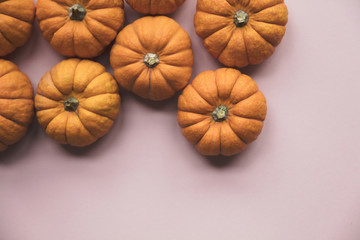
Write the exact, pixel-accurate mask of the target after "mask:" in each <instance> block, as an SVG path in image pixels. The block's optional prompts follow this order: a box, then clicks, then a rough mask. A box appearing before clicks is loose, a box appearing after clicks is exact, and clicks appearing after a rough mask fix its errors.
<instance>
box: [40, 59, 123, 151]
mask: <svg viewBox="0 0 360 240" xmlns="http://www.w3.org/2000/svg"><path fill="white" fill-rule="evenodd" d="M120 102H121V99H120V95H119V93H118V86H117V83H116V81H115V80H114V78H113V77H112V75H111V74H110V73H108V72H106V70H105V67H104V66H102V65H101V64H99V63H96V62H93V61H90V60H80V59H68V60H64V61H62V62H60V63H58V64H57V65H56V66H55V67H53V68H52V69H51V70H50V71H49V72H47V73H46V74H45V75H44V76H43V77H42V79H41V81H40V82H39V85H38V88H37V94H36V96H35V107H36V110H37V114H36V115H37V118H38V121H39V123H40V125H41V126H42V127H43V128H44V129H45V131H46V133H47V135H48V136H49V137H50V138H52V139H54V140H55V141H57V142H59V143H61V144H69V145H72V146H78V147H83V146H86V145H89V144H92V143H93V142H95V141H96V140H97V139H99V138H100V137H102V136H104V135H105V134H106V133H107V132H108V130H109V129H110V128H111V126H112V125H113V123H114V121H115V119H116V117H117V115H118V113H119V110H120Z"/></svg>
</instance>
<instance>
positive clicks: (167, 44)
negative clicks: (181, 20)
mask: <svg viewBox="0 0 360 240" xmlns="http://www.w3.org/2000/svg"><path fill="white" fill-rule="evenodd" d="M180 30H181V28H179V27H178V29H177V30H176V32H174V34H173V36H172V37H171V38H170V40H169V41H167V42H166V44H165V46H163V47H162V48H160V49H159V50H158V52H161V51H163V50H164V49H165V48H166V47H167V46H169V43H170V42H171V40H172V39H173V38H174V36H175V35H176V34H177V33H178V32H179V31H180ZM169 55H171V54H169Z"/></svg>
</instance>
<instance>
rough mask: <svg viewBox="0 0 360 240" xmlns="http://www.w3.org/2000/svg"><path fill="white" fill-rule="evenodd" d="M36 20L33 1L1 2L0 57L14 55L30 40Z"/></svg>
mask: <svg viewBox="0 0 360 240" xmlns="http://www.w3.org/2000/svg"><path fill="white" fill-rule="evenodd" d="M34 18H35V5H34V3H33V1H32V0H7V1H0V33H1V34H0V46H1V47H0V57H3V56H6V55H8V54H10V53H12V52H13V51H14V50H15V49H16V48H18V47H21V46H23V45H24V44H25V43H26V42H27V41H28V40H29V38H30V36H31V33H32V29H33V22H34Z"/></svg>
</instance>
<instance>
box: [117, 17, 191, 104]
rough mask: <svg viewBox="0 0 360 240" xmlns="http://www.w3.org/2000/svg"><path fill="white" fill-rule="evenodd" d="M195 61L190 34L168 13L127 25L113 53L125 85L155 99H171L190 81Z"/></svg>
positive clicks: (119, 78) (126, 87) (121, 80)
mask: <svg viewBox="0 0 360 240" xmlns="http://www.w3.org/2000/svg"><path fill="white" fill-rule="evenodd" d="M193 61H194V58H193V51H192V48H191V40H190V37H189V35H188V34H187V32H186V31H185V30H184V29H183V28H182V27H181V26H180V25H179V24H178V23H176V22H175V21H174V20H172V19H170V18H168V17H164V16H158V17H144V18H141V19H139V20H137V21H135V22H134V23H133V24H130V25H128V26H126V27H125V28H124V29H123V30H122V31H121V32H120V33H119V35H118V36H117V38H116V43H115V44H114V46H113V48H112V49H111V53H110V64H111V66H112V68H113V69H114V76H115V78H116V80H117V81H118V82H119V84H120V85H121V87H123V88H124V89H126V90H128V91H132V92H133V93H135V94H137V95H138V96H140V97H142V98H145V99H150V100H154V101H160V100H165V99H168V98H170V97H172V96H174V95H175V94H176V92H178V91H180V90H181V89H183V88H184V87H185V86H186V85H187V84H188V82H189V80H190V78H191V74H192V66H193Z"/></svg>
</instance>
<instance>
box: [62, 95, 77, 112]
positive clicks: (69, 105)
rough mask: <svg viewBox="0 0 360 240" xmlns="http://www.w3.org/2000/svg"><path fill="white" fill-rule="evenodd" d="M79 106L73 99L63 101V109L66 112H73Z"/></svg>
mask: <svg viewBox="0 0 360 240" xmlns="http://www.w3.org/2000/svg"><path fill="white" fill-rule="evenodd" d="M78 106H79V100H77V99H76V98H74V97H69V98H68V99H66V100H65V101H64V109H65V111H68V112H75V111H76V110H77V108H78Z"/></svg>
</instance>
